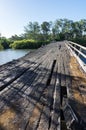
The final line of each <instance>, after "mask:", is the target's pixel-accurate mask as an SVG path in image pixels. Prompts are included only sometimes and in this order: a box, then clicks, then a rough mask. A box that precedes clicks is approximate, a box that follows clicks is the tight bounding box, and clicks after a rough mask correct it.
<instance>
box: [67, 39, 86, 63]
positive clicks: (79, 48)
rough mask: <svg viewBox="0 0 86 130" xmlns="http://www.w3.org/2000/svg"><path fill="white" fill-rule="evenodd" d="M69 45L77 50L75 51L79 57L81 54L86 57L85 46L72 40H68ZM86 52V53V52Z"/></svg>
mask: <svg viewBox="0 0 86 130" xmlns="http://www.w3.org/2000/svg"><path fill="white" fill-rule="evenodd" d="M67 45H68V46H69V47H70V48H71V49H72V50H73V51H75V53H76V54H77V55H78V57H80V55H81V56H82V57H83V58H85V59H86V47H84V46H81V45H79V44H77V43H74V42H71V41H68V42H67ZM84 52H85V53H84ZM85 64H86V62H85Z"/></svg>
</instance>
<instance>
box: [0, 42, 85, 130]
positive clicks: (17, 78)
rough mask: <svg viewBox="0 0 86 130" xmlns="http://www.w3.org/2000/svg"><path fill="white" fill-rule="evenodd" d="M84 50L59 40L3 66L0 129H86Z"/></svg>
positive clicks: (0, 95)
mask: <svg viewBox="0 0 86 130" xmlns="http://www.w3.org/2000/svg"><path fill="white" fill-rule="evenodd" d="M75 46H77V47H75ZM82 50H84V51H86V48H84V47H82V46H80V45H78V44H76V43H73V42H70V41H63V42H55V43H51V44H48V45H45V46H42V47H40V48H39V49H37V50H35V51H33V52H30V53H29V54H27V55H25V56H24V57H22V58H20V59H17V60H13V61H11V62H8V63H6V64H4V65H1V66H0V130H86V73H85V72H83V71H82V69H81V68H80V66H81V65H79V63H78V62H77V61H78V60H79V59H80V58H81V56H83V57H84V58H86V54H85V53H83V51H82ZM75 52H76V53H75ZM76 55H77V56H76ZM77 57H78V60H76V58H77ZM79 62H80V64H81V61H80V60H79ZM85 65H86V63H83V66H84V67H85ZM84 70H85V71H86V69H85V68H84Z"/></svg>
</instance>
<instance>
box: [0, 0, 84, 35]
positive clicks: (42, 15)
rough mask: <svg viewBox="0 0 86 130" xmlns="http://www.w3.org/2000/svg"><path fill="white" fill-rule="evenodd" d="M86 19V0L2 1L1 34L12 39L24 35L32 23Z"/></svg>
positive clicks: (0, 12)
mask: <svg viewBox="0 0 86 130" xmlns="http://www.w3.org/2000/svg"><path fill="white" fill-rule="evenodd" d="M59 18H68V19H70V20H74V21H77V20H80V19H86V0H0V33H1V34H2V36H5V37H10V36H12V35H15V34H17V35H19V34H22V33H24V26H26V25H27V24H28V23H29V22H30V21H32V22H34V21H38V22H39V23H42V22H43V21H55V20H56V19H59Z"/></svg>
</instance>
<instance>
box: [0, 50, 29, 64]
mask: <svg viewBox="0 0 86 130" xmlns="http://www.w3.org/2000/svg"><path fill="white" fill-rule="evenodd" d="M29 52H30V50H28V49H20V50H13V49H6V50H2V51H0V65H2V64H5V63H7V62H9V61H12V60H13V59H18V58H20V57H22V56H24V55H25V54H27V53H29Z"/></svg>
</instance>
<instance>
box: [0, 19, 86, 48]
mask: <svg viewBox="0 0 86 130" xmlns="http://www.w3.org/2000/svg"><path fill="white" fill-rule="evenodd" d="M31 39H32V40H31ZM60 40H71V41H75V42H77V43H79V44H82V45H84V46H86V19H81V20H80V21H73V20H68V19H57V20H56V21H54V22H52V21H50V22H47V21H44V22H42V23H41V24H39V23H38V22H29V23H28V24H27V25H26V26H25V27H24V34H21V35H20V36H18V35H14V36H12V37H11V38H9V39H6V38H4V37H1V34H0V49H3V48H4V49H6V48H8V47H12V48H38V47H40V46H41V45H44V44H47V43H49V42H51V41H60Z"/></svg>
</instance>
